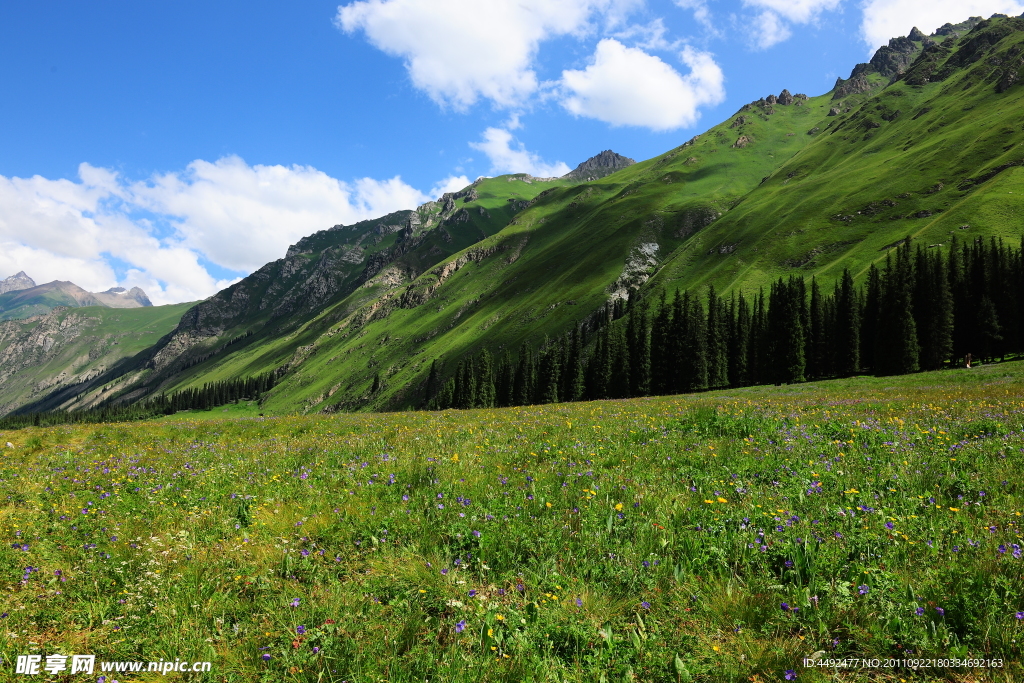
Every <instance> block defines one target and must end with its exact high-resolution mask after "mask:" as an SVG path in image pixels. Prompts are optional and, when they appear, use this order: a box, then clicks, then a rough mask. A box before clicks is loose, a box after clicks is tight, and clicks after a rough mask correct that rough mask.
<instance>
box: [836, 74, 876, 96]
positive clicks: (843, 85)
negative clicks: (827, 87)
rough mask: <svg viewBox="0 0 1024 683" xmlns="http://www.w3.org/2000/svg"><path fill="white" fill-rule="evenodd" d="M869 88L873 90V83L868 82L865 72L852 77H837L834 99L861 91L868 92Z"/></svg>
mask: <svg viewBox="0 0 1024 683" xmlns="http://www.w3.org/2000/svg"><path fill="white" fill-rule="evenodd" d="M868 90H871V84H870V83H868V79H867V78H865V76H864V74H857V75H856V76H850V78H848V79H846V80H843V79H842V78H837V79H836V84H835V86H834V88H833V92H832V99H833V100H841V99H843V98H844V97H848V96H850V95H856V94H857V93H861V92H867V91H868Z"/></svg>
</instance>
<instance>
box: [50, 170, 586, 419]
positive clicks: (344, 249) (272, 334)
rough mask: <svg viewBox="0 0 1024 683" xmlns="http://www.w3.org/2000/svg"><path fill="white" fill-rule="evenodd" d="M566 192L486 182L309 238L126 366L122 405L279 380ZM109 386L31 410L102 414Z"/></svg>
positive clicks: (551, 181)
mask: <svg viewBox="0 0 1024 683" xmlns="http://www.w3.org/2000/svg"><path fill="white" fill-rule="evenodd" d="M570 184H571V181H568V180H563V179H558V178H547V179H539V178H533V177H531V176H529V175H526V174H517V175H512V176H502V177H500V178H482V179H480V180H478V181H477V182H474V183H473V184H471V185H470V186H469V187H467V188H465V189H464V190H462V191H460V192H456V193H448V194H445V195H444V196H443V197H441V199H440V200H438V201H437V202H429V203H427V204H425V205H423V206H421V207H419V208H417V209H416V210H415V211H399V212H395V213H393V214H389V215H387V216H384V217H382V218H379V219H374V220H370V221H363V222H360V223H357V224H355V225H351V226H344V225H337V226H334V227H333V228H330V229H328V230H323V231H320V232H317V233H315V234H313V235H310V236H308V237H304V238H303V239H301V240H299V242H298V243H296V244H294V245H292V246H291V247H290V248H289V249H288V252H287V254H286V256H285V258H283V259H279V260H277V261H274V262H272V263H269V264H267V265H266V266H264V267H263V268H261V269H259V270H258V271H256V272H255V273H253V274H252V275H250V276H249V277H247V278H245V279H243V280H242V281H241V282H238V283H236V284H235V285H232V286H231V287H228V288H227V289H225V290H223V291H221V292H219V293H217V294H216V295H214V296H213V297H211V298H210V299H208V300H206V301H204V302H202V303H200V304H198V305H196V306H194V307H193V308H192V309H190V310H189V311H188V312H187V313H186V314H185V315H184V316H183V318H182V320H181V322H180V324H179V326H178V327H177V329H176V331H175V332H174V333H173V334H171V335H169V336H168V337H166V338H164V339H161V340H160V342H158V343H157V344H156V345H154V347H153V348H152V349H149V350H147V351H146V352H145V353H141V354H139V355H138V356H137V357H135V358H133V359H130V360H127V361H126V364H125V365H124V366H122V367H121V368H120V371H122V372H128V373H129V375H128V376H125V377H124V379H123V380H122V382H121V385H122V387H124V388H125V390H124V393H123V394H121V395H120V396H119V398H120V400H132V399H135V398H138V397H141V396H144V395H147V394H150V393H152V392H154V391H158V390H159V391H164V390H170V389H173V388H179V387H181V386H188V385H190V384H198V385H201V384H202V383H204V382H206V381H209V380H210V379H216V378H220V377H221V376H236V375H249V374H260V373H262V372H266V371H268V370H273V369H274V368H276V367H278V366H279V365H280V364H281V363H283V362H287V360H288V359H289V358H291V357H292V355H293V354H294V353H295V352H296V349H299V348H301V347H303V346H304V345H306V344H309V343H312V342H313V341H314V340H315V339H316V337H317V336H318V335H319V334H320V333H321V332H322V331H323V330H324V329H326V326H327V325H329V324H330V321H331V320H333V319H334V318H338V317H344V316H346V315H348V314H349V313H351V312H352V311H353V310H355V309H357V308H359V307H360V306H362V305H364V304H366V303H368V302H370V301H372V300H374V299H375V298H376V297H378V296H380V295H381V294H384V293H387V292H389V291H391V290H393V289H395V288H397V287H400V286H404V285H407V284H408V283H409V282H410V281H411V280H412V279H414V278H415V277H417V276H419V275H420V274H421V273H423V271H424V270H425V269H427V268H430V267H431V266H433V265H434V264H436V263H438V262H439V261H441V260H443V259H445V258H447V257H448V256H449V255H451V254H453V253H456V252H458V251H460V250H462V249H464V248H466V247H469V246H470V245H472V244H475V243H477V242H479V241H480V240H482V239H484V238H486V237H488V236H489V235H493V234H494V233H496V232H498V231H499V230H501V229H502V228H503V227H504V226H505V225H507V224H508V223H509V221H510V220H511V219H512V218H513V217H514V216H515V215H516V214H517V213H518V212H520V211H522V210H523V209H524V208H526V207H527V206H528V205H529V203H530V201H532V200H533V198H535V197H536V196H537V195H538V194H540V193H541V192H543V191H544V190H546V189H552V188H556V187H562V186H566V185H570ZM325 311H330V316H326V315H325ZM331 316H333V318H332V317H331ZM110 379H112V377H108V376H102V377H97V378H95V379H94V380H92V381H91V382H90V383H89V384H87V385H86V386H85V387H83V389H84V391H83V395H82V396H81V397H80V398H79V399H78V400H77V401H73V402H70V403H69V402H67V401H66V397H65V396H64V395H63V394H61V395H60V396H56V397H54V398H53V400H44V401H42V402H41V403H38V404H36V405H35V406H34V407H35V408H38V409H52V408H56V407H58V406H64V407H85V406H91V405H96V404H97V403H99V402H102V401H104V400H107V398H109V395H106V394H104V393H103V392H101V391H99V388H100V386H101V385H103V384H104V383H106V382H108V381H109V380H110Z"/></svg>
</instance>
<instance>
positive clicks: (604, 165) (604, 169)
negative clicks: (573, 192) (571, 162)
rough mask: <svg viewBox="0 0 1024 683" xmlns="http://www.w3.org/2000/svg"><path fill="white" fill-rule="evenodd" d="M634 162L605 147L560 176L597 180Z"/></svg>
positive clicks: (572, 178) (570, 178)
mask: <svg viewBox="0 0 1024 683" xmlns="http://www.w3.org/2000/svg"><path fill="white" fill-rule="evenodd" d="M635 163H636V162H635V161H634V160H632V159H630V158H629V157H624V156H622V155H621V154H616V153H615V152H613V151H611V150H610V149H606V150H605V151H603V152H601V153H600V154H598V155H596V156H592V157H590V158H589V159H587V160H586V161H584V162H583V163H582V164H580V165H579V166H577V167H576V168H574V169H573V170H571V171H569V172H568V173H566V174H565V175H564V176H562V177H563V178H565V179H566V180H579V181H587V180H597V179H598V178H604V177H605V176H606V175H611V174H612V173H615V171H618V170H620V169H623V168H626V167H627V166H632V165H633V164H635Z"/></svg>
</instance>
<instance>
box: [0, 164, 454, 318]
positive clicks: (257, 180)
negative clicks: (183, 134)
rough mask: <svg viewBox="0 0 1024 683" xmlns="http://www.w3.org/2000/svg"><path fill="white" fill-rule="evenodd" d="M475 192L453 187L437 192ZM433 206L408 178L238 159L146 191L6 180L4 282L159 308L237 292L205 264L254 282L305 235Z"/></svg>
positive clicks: (111, 183) (1, 188)
mask: <svg viewBox="0 0 1024 683" xmlns="http://www.w3.org/2000/svg"><path fill="white" fill-rule="evenodd" d="M468 184H469V181H468V180H467V179H466V177H465V176H460V177H458V178H455V177H450V178H447V179H445V180H444V181H441V183H439V184H438V185H437V187H435V188H433V189H432V190H431V191H432V192H437V191H438V190H439V189H443V188H449V187H452V186H454V185H458V186H459V188H460V189H461V188H462V187H465V186H466V185H468ZM446 191H447V190H446ZM430 198H431V197H430V196H428V195H426V194H424V193H422V192H420V191H419V190H417V189H415V188H413V187H411V186H410V185H408V184H406V183H405V182H403V181H402V179H401V178H399V177H397V176H396V177H394V178H391V179H389V180H375V179H372V178H361V179H358V180H356V181H354V182H352V183H351V184H350V183H345V182H343V181H340V180H336V179H334V178H331V177H330V176H328V175H326V174H325V173H323V172H321V171H318V170H316V169H315V168H312V167H308V166H291V167H285V166H260V165H256V166H249V165H248V164H246V163H245V162H244V161H243V160H242V159H240V158H238V157H225V158H223V159H220V160H218V161H216V162H208V161H202V160H197V161H194V162H192V163H191V164H189V166H188V167H187V169H186V170H184V171H182V172H179V173H165V174H160V175H157V176H154V177H153V178H151V179H150V180H148V181H145V182H129V181H126V180H124V179H122V178H120V177H119V176H118V175H117V174H116V173H114V172H113V171H110V170H108V169H103V168H96V167H93V166H90V165H89V164H82V165H81V166H80V167H79V180H78V181H77V182H75V181H71V180H65V179H60V180H49V179H46V178H42V177H39V176H35V177H33V178H6V177H3V176H0V278H2V277H5V276H7V275H10V274H13V273H15V272H17V271H19V270H24V271H25V272H27V273H28V274H29V275H30V276H31V277H32V278H33V279H35V280H36V282H38V283H40V284H42V283H44V282H50V281H52V280H71V281H72V282H74V283H75V284H77V285H79V286H80V287H83V288H85V289H87V290H90V291H102V290H105V289H108V288H109V287H113V286H117V285H120V286H124V287H132V286H140V287H142V288H143V289H144V290H146V293H147V294H148V295H149V297H150V299H151V300H152V301H153V303H155V304H163V303H173V302H177V301H190V300H196V299H202V298H205V297H207V296H209V295H211V294H213V293H214V292H216V291H218V290H219V289H222V288H223V287H225V286H227V285H228V284H230V283H231V282H233V281H234V280H233V279H232V278H227V279H219V278H218V277H215V276H214V275H211V273H210V272H209V270H208V269H207V267H205V266H204V265H203V263H204V260H205V261H206V262H209V263H212V264H214V265H216V266H219V267H220V268H223V269H227V270H229V271H236V272H242V273H246V272H251V271H252V270H255V269H256V268H259V267H260V266H262V265H263V264H264V263H267V262H269V261H272V260H274V259H276V258H280V257H281V256H282V255H283V254H284V252H285V250H286V249H287V247H288V245H289V244H292V243H294V242H295V241H297V240H298V239H299V238H300V237H303V236H304V235H308V234H310V233H313V232H315V231H317V230H323V229H325V228H328V227H330V226H332V225H336V224H338V223H346V224H350V223H354V222H356V221H359V220H365V219H368V218H374V217H376V216H380V215H383V214H386V213H390V212H392V211H396V210H399V209H411V208H414V207H415V206H417V205H418V204H421V203H423V202H425V201H428V200H429V199H430ZM168 228H169V229H168ZM115 265H117V267H118V268H117V269H118V270H121V272H122V277H121V280H120V281H119V280H118V277H117V275H116V273H115ZM125 271H127V272H125Z"/></svg>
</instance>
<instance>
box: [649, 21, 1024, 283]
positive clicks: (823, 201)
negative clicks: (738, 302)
mask: <svg viewBox="0 0 1024 683" xmlns="http://www.w3.org/2000/svg"><path fill="white" fill-rule="evenodd" d="M953 35H955V33H954V34H949V35H947V36H945V37H946V42H945V43H942V44H935V45H933V46H930V47H928V48H927V49H925V50H924V51H923V52H922V53H921V54H920V55H919V57H918V58H917V59H916V60H915V61H914V62H913V63H912V64H911V65H909V66H908V68H907V70H906V71H905V73H902V74H897V75H895V78H894V80H893V82H892V83H891V84H889V85H887V86H886V87H885V88H884V89H881V90H880V91H878V92H877V94H875V95H873V96H871V97H870V98H869V99H867V100H864V101H863V102H862V103H859V104H856V105H854V106H849V107H845V111H844V112H842V113H840V114H839V115H837V116H833V117H829V118H828V120H827V122H822V124H819V125H817V126H815V127H816V128H817V130H814V129H811V131H809V132H812V133H813V134H812V135H811V136H810V137H812V138H813V141H812V142H811V143H810V144H808V145H807V146H806V147H805V148H804V149H802V150H801V151H800V153H798V154H796V155H794V156H792V157H791V158H790V159H788V160H786V161H785V162H784V163H783V164H781V165H780V167H779V168H778V170H777V171H775V172H774V173H773V174H772V175H771V177H769V178H767V179H766V180H765V182H764V183H762V184H760V185H759V186H758V187H757V188H756V189H755V190H753V191H752V192H751V193H750V194H749V195H748V196H747V197H745V198H744V199H743V201H742V202H740V203H739V204H737V206H736V207H735V208H734V209H733V210H732V211H730V212H729V213H728V214H727V215H725V216H723V218H722V219H721V220H720V221H717V222H716V223H715V224H714V225H713V226H711V227H710V228H709V229H708V230H707V231H706V232H705V233H704V234H703V235H702V236H701V239H700V240H696V241H694V243H692V244H690V245H687V247H686V248H684V249H682V250H680V251H679V252H678V253H676V254H674V255H673V257H672V259H671V261H670V262H669V263H667V264H666V266H665V268H663V269H662V271H661V272H659V274H658V276H657V278H656V279H655V281H654V282H652V283H651V285H650V286H651V287H652V288H657V287H661V286H666V285H667V286H670V288H671V285H672V284H673V283H677V282H678V283H680V284H682V285H683V286H687V287H695V286H699V285H702V284H708V283H714V284H716V285H717V286H718V287H719V288H720V289H726V290H728V289H731V288H742V289H747V290H750V289H752V288H755V287H758V286H761V285H765V284H767V283H768V282H769V281H771V280H772V279H775V278H778V277H780V276H788V275H791V274H800V275H804V276H812V275H813V276H817V277H819V278H824V279H825V280H833V279H835V278H836V277H838V275H839V274H840V273H841V272H842V270H843V269H844V268H850V269H851V271H852V272H853V273H854V275H855V276H857V275H862V274H863V273H864V272H865V271H866V269H867V267H868V265H870V264H871V263H872V262H880V261H884V259H885V257H886V252H887V248H889V247H891V246H893V243H894V242H896V241H897V240H901V239H902V238H904V237H908V236H909V237H912V238H914V239H915V240H918V241H920V242H921V243H924V244H926V245H928V246H932V247H933V248H941V247H940V246H939V245H948V244H949V242H950V240H951V238H952V237H953V236H954V235H956V236H957V237H959V238H961V239H972V238H974V237H977V236H986V237H987V236H999V237H1004V238H1007V239H1011V240H1013V241H1015V242H1016V241H1017V240H1019V239H1020V235H1021V229H1022V226H1024V211H1022V208H1024V207H1022V202H1021V195H1022V194H1024V171H1022V169H1021V166H1022V165H1024V126H1022V124H1021V114H1022V113H1024V88H1021V87H1020V86H1016V87H1006V86H1005V83H1006V82H1007V81H1008V80H1009V81H1015V80H1016V79H1015V76H1014V74H1016V73H1017V72H1018V70H1020V69H1021V67H1022V66H1024V19H1019V18H1017V19H997V20H990V21H983V22H976V23H975V24H974V28H973V30H971V31H970V32H969V33H965V34H964V35H963V36H961V37H960V38H954V37H953ZM935 37H936V38H942V37H943V36H935Z"/></svg>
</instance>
